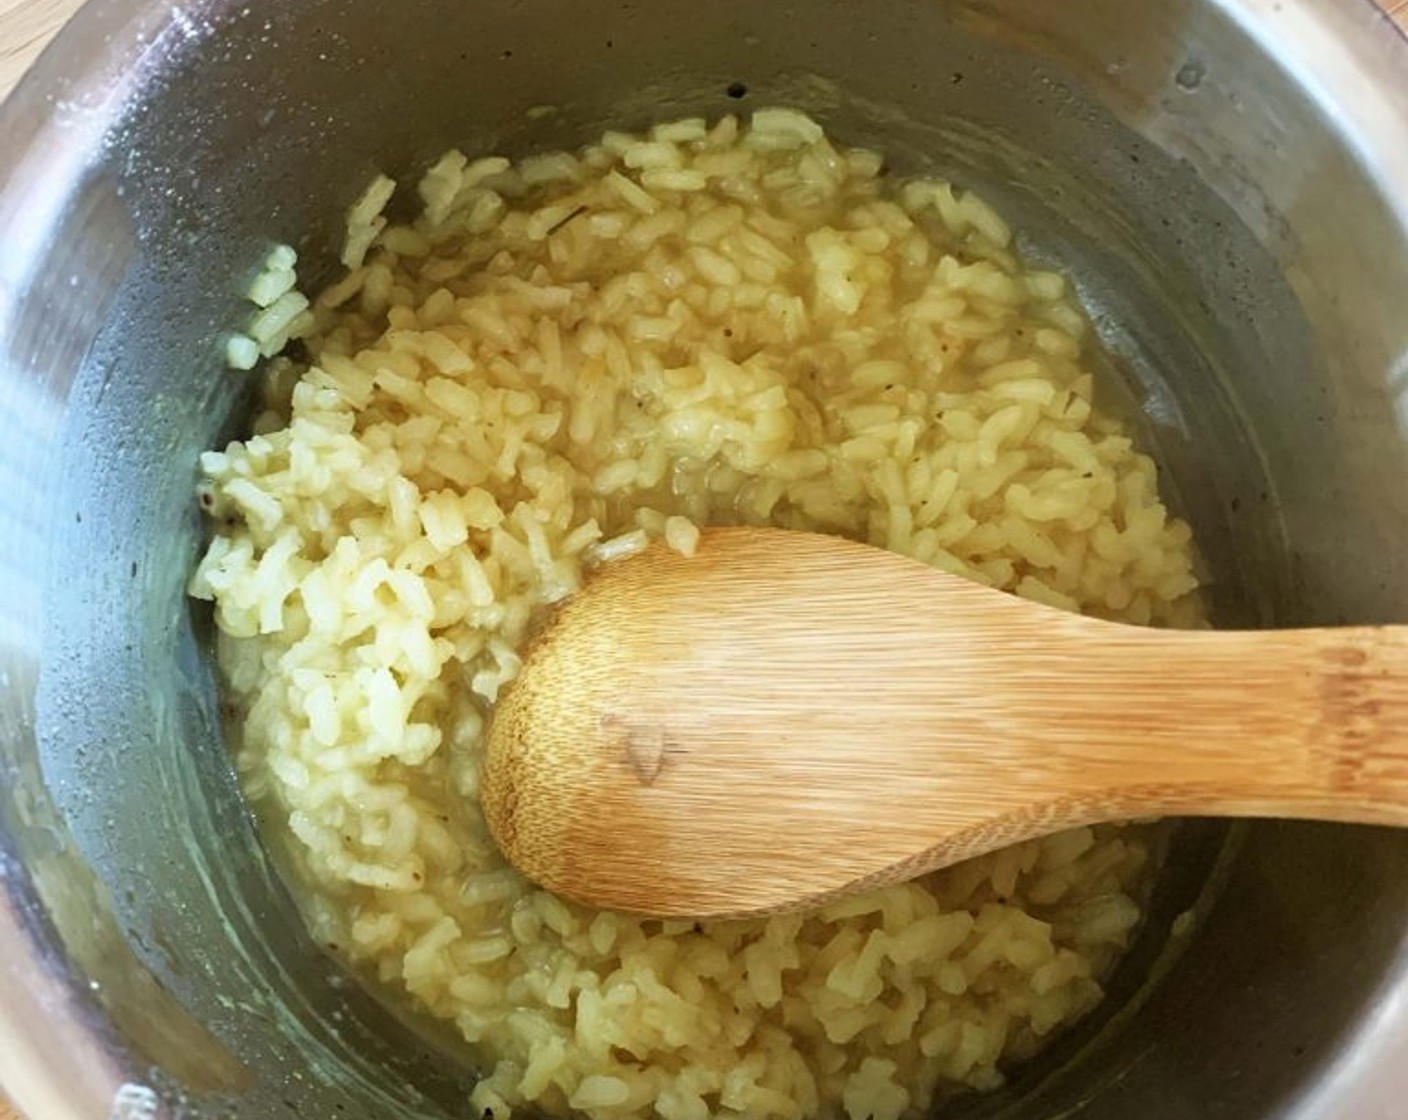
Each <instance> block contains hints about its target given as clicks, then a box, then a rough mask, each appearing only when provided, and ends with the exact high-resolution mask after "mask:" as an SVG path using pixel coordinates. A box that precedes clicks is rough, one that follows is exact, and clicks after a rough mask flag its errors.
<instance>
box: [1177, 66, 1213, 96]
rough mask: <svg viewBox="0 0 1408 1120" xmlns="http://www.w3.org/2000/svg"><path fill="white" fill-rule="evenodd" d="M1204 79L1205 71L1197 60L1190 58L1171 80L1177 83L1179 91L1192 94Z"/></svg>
mask: <svg viewBox="0 0 1408 1120" xmlns="http://www.w3.org/2000/svg"><path fill="white" fill-rule="evenodd" d="M1205 77H1207V69H1206V68H1205V67H1204V66H1203V64H1202V63H1201V62H1199V61H1198V60H1197V59H1195V58H1190V59H1189V60H1188V61H1187V62H1185V63H1184V64H1183V65H1182V66H1180V67H1179V68H1178V73H1177V74H1175V75H1174V77H1173V80H1174V81H1175V82H1177V83H1178V88H1179V89H1182V90H1187V91H1188V92H1189V93H1192V92H1193V91H1194V90H1195V89H1197V88H1198V87H1199V86H1200V85H1202V84H1203V79H1204V78H1205Z"/></svg>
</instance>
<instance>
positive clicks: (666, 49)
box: [0, 0, 1408, 1120]
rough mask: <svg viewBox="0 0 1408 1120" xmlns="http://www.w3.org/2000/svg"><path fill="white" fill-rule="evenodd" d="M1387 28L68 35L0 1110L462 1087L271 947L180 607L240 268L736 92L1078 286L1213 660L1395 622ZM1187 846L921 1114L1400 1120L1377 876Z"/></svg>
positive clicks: (288, 26)
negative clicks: (1171, 495)
mask: <svg viewBox="0 0 1408 1120" xmlns="http://www.w3.org/2000/svg"><path fill="white" fill-rule="evenodd" d="M1382 20H1383V17H1381V16H1380V15H1379V14H1378V13H1376V12H1375V11H1374V10H1373V9H1372V8H1371V7H1370V6H1369V5H1368V4H1367V3H1358V2H1347V0H1299V2H1293V0H1144V2H1142V3H1140V4H1129V3H1127V2H1126V0H1066V2H1064V3H1062V4H1051V3H1049V2H1044V0H948V2H938V0H933V2H928V3H911V2H908V0H873V2H871V3H868V4H864V5H861V4H856V3H848V2H846V0H779V2H777V3H769V4H765V5H763V4H756V3H747V2H745V0H717V2H715V3H712V4H708V5H700V4H695V3H688V4H686V3H685V2H684V0H653V2H652V3H649V4H633V3H629V2H623V0H576V2H575V3H572V4H568V3H566V2H564V0H518V2H510V0H473V2H466V0H415V2H414V3H408V4H406V5H402V6H398V7H397V8H396V9H395V10H394V12H393V11H392V9H391V8H390V7H388V6H387V5H385V4H383V3H380V2H379V0H296V2H295V0H285V2H283V3H277V4H276V3H273V2H272V0H263V2H251V0H244V2H240V0H201V2H196V3H187V4H184V5H181V6H179V7H173V6H171V5H170V4H168V3H166V2H156V0H91V2H90V3H89V4H88V6H87V7H86V8H85V9H84V10H83V12H82V13H81V14H80V16H79V18H78V19H77V20H76V22H75V23H74V24H73V25H72V26H71V27H70V28H69V29H68V30H67V31H66V32H65V33H64V34H63V35H62V36H61V37H60V38H59V40H57V42H56V43H55V45H54V46H53V47H52V48H51V49H50V50H49V51H48V52H47V54H46V55H45V57H44V58H43V59H42V60H41V62H40V64H39V65H38V67H37V68H36V70H35V71H34V72H33V73H32V74H31V75H30V77H29V78H28V79H27V80H26V82H25V83H24V84H23V85H22V86H21V88H20V89H19V90H18V91H17V92H16V94H15V95H14V96H13V97H12V98H11V99H10V101H9V102H8V103H7V104H6V105H5V107H4V109H3V111H0V144H3V151H4V160H3V167H4V170H3V172H0V239H3V246H4V252H3V253H0V418H3V420H2V421H0V422H3V425H4V432H5V436H4V438H3V439H0V587H3V589H4V592H5V594H4V595H3V596H0V694H2V695H3V699H0V1083H3V1084H4V1086H5V1087H6V1089H7V1090H8V1091H9V1092H11V1093H12V1094H13V1095H14V1097H15V1098H16V1100H17V1101H18V1103H19V1104H20V1105H21V1106H22V1107H23V1108H25V1109H26V1110H28V1111H29V1112H30V1113H31V1114H32V1115H34V1116H36V1117H43V1120H69V1118H74V1120H77V1118H91V1117H96V1116H103V1115H106V1114H109V1113H111V1114H112V1115H115V1116H121V1117H123V1118H124V1120H125V1118H128V1117H133V1118H135V1117H145V1116H147V1115H164V1116H171V1117H175V1116H195V1117H230V1118H236V1117H249V1118H251V1120H264V1118H266V1117H279V1116H289V1115H293V1114H299V1115H304V1116H316V1117H334V1116H338V1115H341V1114H342V1113H344V1112H345V1113H346V1114H348V1115H357V1116H359V1117H366V1118H369V1120H377V1118H380V1117H391V1116H396V1117H415V1116H424V1117H438V1116H449V1115H455V1114H456V1112H455V1108H456V1102H457V1101H461V1100H463V1094H464V1089H465V1086H466V1085H467V1084H468V1083H469V1081H470V1079H471V1078H472V1070H470V1069H469V1067H468V1066H467V1065H466V1064H465V1063H463V1062H461V1061H460V1060H459V1056H458V1055H457V1054H456V1052H455V1051H454V1048H453V1047H452V1046H450V1045H449V1044H448V1043H445V1042H444V1040H441V1039H436V1038H431V1037H427V1036H424V1035H421V1034H419V1033H417V1032H414V1031H412V1030H411V1029H409V1028H407V1027H406V1026H404V1025H402V1024H401V1023H400V1022H399V1021H398V1020H397V1019H396V1018H395V1017H394V1016H392V1015H391V1014H390V1013H388V1012H387V1011H385V1010H384V1009H383V1008H381V1007H380V1006H379V1005H378V1004H376V1003H375V1001H374V1000H372V999H371V998H369V997H368V996H366V995H365V994H364V993H363V992H362V991H361V989H360V988H359V987H358V986H357V985H356V984H353V983H350V982H349V981H348V980H347V979H346V978H344V977H343V976H342V975H341V974H340V973H339V971H338V970H337V968H336V967H335V966H333V965H332V964H331V963H330V962H329V961H328V960H327V958H325V957H324V956H323V955H322V954H321V953H320V951H319V950H318V948H317V947H316V946H315V945H313V944H311V943H310V942H309V940H308V938H307V937H306V936H305V935H304V933H303V932H302V929H301V926H300V925H299V923H298V922H297V919H296V917H295V916H294V914H293V912H292V908H291V906H290V904H289V902H288V899H287V898H286V896H285V895H284V893H283V892H282V890H281V889H280V887H279V886H278V884H277V881H276V880H275V878H274V877H273V875H272V873H271V871H270V868H269V864H268V860H267V858H266V856H265V854H264V853H263V851H262V849H261V847H260V845H259V843H258V841H257V838H256V837H255V835H254V833H253V831H252V828H251V826H250V822H249V820H248V817H247V815H246V813H245V812H244V809H243V807H242V805H241V803H240V800H239V797H238V791H237V788H236V785H235V782H234V778H233V775H232V773H231V771H230V768H229V766H228V764H227V762H226V756H225V753H224V748H223V744H222V741H221V733H220V718H219V710H218V700H217V696H216V694H215V691H214V687H213V680H212V678H211V674H210V668H209V664H208V661H207V659H206V658H205V656H204V654H203V648H204V645H203V643H204V640H205V637H206V636H207V627H208V620H207V619H206V618H205V617H204V616H203V615H202V614H201V613H200V612H199V611H197V610H195V609H194V608H192V607H191V605H190V604H188V603H187V601H186V600H185V598H184V594H183V587H184V581H185V573H186V572H187V570H188V568H189V565H190V562H191V559H192V557H193V555H194V553H195V550H196V548H197V545H198V541H197V533H198V519H197V517H196V514H195V509H194V503H193V502H192V501H191V488H192V483H193V479H194V463H195V456H196V455H197V453H198V452H199V451H200V450H201V449H203V448H205V447H207V446H212V445H214V444H215V443H217V442H219V441H220V440H221V439H224V438H228V437H229V436H230V435H232V434H234V433H237V432H238V431H239V429H240V424H241V420H242V417H243V410H244V409H245V408H246V407H247V405H248V401H249V394H250V391H251V385H250V383H249V382H248V381H247V380H245V379H243V378H241V377H238V376H235V375H231V374H229V373H228V372H226V371H224V370H223V369H222V368H221V363H220V360H219V353H218V340H219V336H220V333H221V331H222V330H223V329H224V328H226V327H228V326H230V325H232V324H234V323H236V322H238V321H240V319H241V317H242V316H243V314H244V312H243V309H242V307H241V305H240V302H239V291H240V289H241V287H242V286H243V284H244V283H245V282H246V280H247V279H248V277H249V276H250V274H251V273H252V271H253V270H254V268H255V267H256V266H257V264H258V262H259V261H260V260H261V259H262V256H263V253H264V251H265V249H266V248H267V243H268V241H269V240H271V239H274V240H289V241H292V242H294V243H296V244H297V245H298V247H299V248H300V251H301V253H302V255H303V259H304V261H305V262H307V264H308V265H309V268H308V270H307V271H306V272H305V274H304V275H305V279H306V281H307V282H309V283H312V284H316V283H317V282H318V281H319V279H320V278H326V277H327V276H328V275H330V273H331V271H332V269H333V262H334V253H333V246H334V241H335V239H336V235H337V227H338V225H339V223H340V215H341V212H342V210H343V208H344V207H345V206H346V205H347V204H348V202H350V201H351V199H352V198H353V197H354V196H355V195H356V194H357V192H358V191H359V190H360V189H361V187H362V186H363V185H364V183H365V181H366V179H367V177H368V176H369V175H370V173H371V172H372V170H373V169H376V168H382V169H385V170H387V171H389V172H391V173H393V174H395V173H411V172H413V171H414V170H415V169H416V168H417V167H418V166H420V165H422V164H423V163H424V161H425V160H426V159H427V158H429V157H431V156H432V155H434V154H436V153H437V152H438V151H439V150H440V149H443V148H444V147H445V146H447V145H449V144H451V143H455V144H460V145H464V146H467V147H469V148H473V149H481V150H488V149H494V150H506V151H509V152H520V151H526V150H528V149H531V148H536V147H542V146H553V145H565V144H572V143H576V142H580V141H581V140H584V139H586V138H587V137H588V136H590V135H591V134H592V133H593V132H594V131H596V130H598V129H599V128H600V127H601V125H602V124H603V123H604V122H607V121H613V122H623V123H627V124H629V123H641V122H644V121H646V120H648V119H650V118H652V117H658V116H661V115H665V114H671V113H681V112H685V111H696V110H697V111H703V112H708V113H719V112H723V111H727V110H731V109H736V108H738V107H739V104H738V102H736V101H734V100H731V99H730V98H729V97H727V95H726V94H725V89H726V87H727V86H728V85H729V84H730V83H732V82H734V81H742V82H745V83H746V84H747V85H748V87H749V94H748V97H747V98H746V99H745V100H744V102H743V107H745V108H746V107H747V106H749V105H754V104H760V103H766V102H776V101H784V100H785V101H790V102H794V103H801V104H803V105H805V106H806V107H808V108H810V109H812V110H813V111H814V112H816V113H817V114H818V115H819V116H820V117H822V118H823V119H824V120H826V122H827V123H828V125H829V126H830V127H832V128H833V129H834V130H835V131H836V132H837V133H839V134H840V135H842V136H843V137H845V138H847V139H850V140H855V141H862V142H866V143H869V144H873V145H879V146H883V147H884V148H885V149H886V150H888V151H889V152H891V153H893V162H894V165H895V166H896V168H897V169H898V170H900V171H905V170H911V169H914V168H916V167H921V166H933V167H937V168H939V169H940V170H942V171H945V172H946V173H948V174H950V175H952V176H953V177H955V178H956V179H958V180H960V181H962V182H965V183H970V184H973V185H977V186H980V187H982V189H983V190H984V191H985V192H987V193H988V194H990V195H992V196H993V197H994V199H995V200H996V201H997V202H998V203H999V204H1000V205H1002V206H1003V208H1004V209H1005V210H1006V211H1008V212H1009V214H1010V216H1011V217H1012V218H1013V219H1014V221H1015V223H1016V224H1017V225H1019V226H1020V227H1022V228H1024V229H1026V230H1027V231H1028V234H1029V239H1028V241H1029V243H1028V246H1027V248H1028V250H1029V252H1030V253H1031V254H1032V255H1034V256H1036V257H1046V258H1050V259H1053V260H1060V261H1063V262H1065V263H1067V264H1068V265H1069V266H1070V267H1072V268H1073V269H1074V270H1075V271H1076V273H1077V274H1078V276H1079V277H1080V279H1081V283H1082V287H1083V289H1084V294H1085V296H1086V298H1087V301H1088V302H1089V304H1090V306H1091V307H1092V308H1093V310H1094V314H1095V318H1096V321H1097V326H1098V327H1099V328H1100V330H1101V333H1102V335H1103V337H1104V339H1105V341H1106V343H1107V345H1108V347H1109V350H1110V352H1111V354H1112V359H1111V367H1112V368H1111V371H1110V372H1111V374H1112V378H1111V380H1112V383H1114V384H1117V385H1120V386H1123V395H1124V398H1125V400H1124V406H1125V407H1126V408H1127V409H1128V410H1129V411H1130V412H1131V414H1133V415H1135V416H1137V417H1138V418H1139V419H1140V421H1141V423H1142V425H1143V426H1144V428H1145V430H1146V433H1147V435H1148V438H1150V439H1151V440H1152V441H1153V442H1154V443H1155V444H1156V446H1157V448H1158V450H1159V454H1160V456H1161V458H1162V460H1163V463H1164V465H1165V467H1166V469H1167V477H1168V479H1169V480H1170V483H1171V485H1172V487H1173V489H1174V490H1175V491H1176V493H1177V495H1178V498H1179V500H1180V502H1181V504H1182V506H1183V508H1184V509H1185V511H1186V512H1187V514H1188V515H1189V516H1190V517H1191V518H1192V519H1193V520H1194V522H1195V523H1196V527H1197V530H1198V533H1199V537H1200V539H1201V541H1202V542H1203V545H1204V551H1205V554H1206V560H1207V567H1208V571H1209V574H1210V576H1211V578H1212V583H1211V594H1212V597H1213V600H1214V604H1215V608H1216V610H1217V612H1218V614H1219V616H1220V617H1221V618H1222V619H1223V620H1224V621H1228V622H1238V623H1248V624H1272V623H1286V624H1289V623H1297V624H1307V623H1327V622H1335V621H1394V622H1403V621H1408V617H1405V616H1406V615H1408V568H1405V560H1404V559H1403V558H1404V557H1405V556H1408V548H1405V543H1408V485H1405V484H1404V480H1405V479H1408V401H1405V398H1404V395H1403V394H1404V387H1405V385H1404V383H1405V380H1408V315H1404V314H1402V310H1401V308H1402V300H1403V298H1404V293H1408V202H1405V197H1408V190H1406V189H1405V187H1408V95H1406V94H1405V90H1408V46H1405V44H1404V43H1403V42H1402V41H1401V40H1400V39H1398V38H1396V37H1395V36H1393V35H1392V34H1391V33H1390V32H1389V31H1388V30H1387V28H1386V26H1384V25H1383V24H1382V22H1381V21H1382ZM542 105H551V106H554V107H555V109H556V112H554V113H551V114H547V115H535V116H534V117H533V118H531V119H530V118H529V117H528V116H527V110H528V109H530V108H532V107H534V106H542ZM1173 845H1174V847H1175V849H1176V853H1175V854H1176V856H1177V857H1178V858H1177V860H1176V862H1175V866H1176V867H1179V868H1181V873H1179V874H1175V875H1172V876H1171V877H1170V880H1169V882H1168V883H1167V884H1166V885H1165V888H1164V890H1163V892H1162V894H1161V896H1160V898H1159V899H1157V900H1156V903H1155V907H1154V915H1153V917H1152V918H1151V921H1150V931H1149V934H1148V936H1147V937H1146V939H1145V942H1144V943H1143V944H1142V945H1141V946H1140V947H1139V949H1138V950H1137V951H1136V957H1137V959H1136V960H1135V961H1134V962H1133V964H1132V966H1131V968H1130V969H1127V970H1126V971H1125V972H1124V974H1122V975H1121V976H1120V977H1119V978H1117V980H1116V981H1115V985H1114V988H1115V990H1114V993H1113V995H1112V998H1111V1000H1110V1001H1109V1004H1108V1007H1107V1009H1106V1012H1105V1013H1104V1014H1103V1015H1102V1016H1099V1017H1097V1018H1096V1019H1095V1020H1094V1021H1093V1022H1092V1023H1091V1024H1090V1025H1089V1026H1088V1028H1087V1029H1085V1030H1084V1031H1083V1032H1082V1033H1081V1034H1080V1035H1079V1036H1077V1037H1073V1038H1070V1039H1067V1040H1065V1041H1063V1042H1062V1043H1060V1044H1059V1045H1058V1046H1057V1047H1056V1049H1055V1050H1054V1051H1053V1053H1052V1055H1051V1056H1050V1058H1049V1059H1048V1060H1046V1061H1045V1062H1044V1063H1042V1064H1040V1065H1038V1066H1036V1067H1033V1068H1032V1069H1031V1070H1028V1071H1025V1072H1022V1073H1019V1074H1018V1075H1017V1076H1016V1077H1015V1078H1014V1080H1013V1084H1012V1086H1011V1087H1010V1088H1009V1089H1008V1090H1005V1091H1004V1092H1003V1093H1001V1094H998V1095H996V1096H993V1097H989V1098H983V1099H973V1100H968V1101H961V1102H955V1103H954V1104H953V1105H951V1106H949V1108H948V1109H947V1110H946V1112H945V1115H951V1116H965V1117H980V1116H982V1117H996V1116H1002V1117H1009V1118H1013V1120H1018V1118H1020V1120H1055V1118H1056V1117H1068V1116H1070V1117H1080V1118H1081V1120H1125V1118H1127V1117H1129V1116H1132V1115H1133V1116H1139V1117H1140V1118H1141V1120H1202V1118H1204V1117H1214V1116H1215V1117H1220V1118H1223V1120H1269V1118H1273V1117H1274V1118H1277V1120H1400V1118H1401V1117H1402V1115H1403V1114H1404V1107H1405V1106H1404V1104H1403V1102H1404V1100H1405V1099H1408V1066H1405V1064H1404V1063H1403V1062H1402V1060H1401V1058H1398V1057H1397V1055H1401V1054H1404V1053H1408V1004H1406V1003H1405V1000H1408V981H1405V976H1404V971H1405V961H1408V955H1405V954H1408V945H1405V934H1408V837H1405V836H1400V835H1397V834H1391V833H1387V832H1379V831H1373V830H1354V829H1347V828H1330V827H1314V826H1290V825H1279V824H1267V825H1264V826H1258V827H1255V828H1251V829H1248V830H1247V832H1246V835H1245V836H1244V837H1243V838H1242V839H1241V841H1240V843H1238V844H1236V845H1233V846H1231V847H1225V846H1224V845H1223V844H1222V834H1221V833H1220V832H1218V831H1216V830H1212V831H1209V829H1208V828H1207V827H1204V826H1195V827H1188V828H1184V829H1182V830H1181V832H1180V833H1179V834H1178V835H1177V836H1175V838H1174V840H1173ZM1210 883H1211V884H1212V886H1211V887H1210V886H1209V885H1208V884H1210ZM1199 899H1202V900H1203V911H1202V912H1201V917H1200V919H1199V921H1198V922H1197V924H1196V928H1195V930H1194V933H1193V935H1192V936H1191V937H1190V938H1188V941H1187V945H1186V949H1185V950H1184V951H1183V952H1182V953H1181V955H1179V954H1176V953H1169V952H1166V951H1165V948H1164V946H1165V943H1166V942H1167V941H1168V930H1169V928H1170V927H1171V926H1172V924H1173V922H1174V920H1175V918H1176V917H1177V915H1178V914H1179V913H1180V912H1181V911H1183V910H1184V909H1187V908H1188V907H1189V906H1190V905H1194V904H1195V903H1197V902H1198V900H1199ZM1156 959H1157V962H1158V964H1157V971H1158V972H1159V974H1160V975H1159V977H1158V979H1157V982H1155V983H1152V984H1142V983H1141V974H1140V970H1141V969H1145V970H1147V968H1148V967H1149V966H1150V965H1151V964H1152V962H1154V961H1155V960H1156ZM124 1086H125V1088H124ZM115 1099H116V1100H118V1102H119V1103H118V1105H117V1106H116V1107H114V1104H113V1102H114V1100H115Z"/></svg>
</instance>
